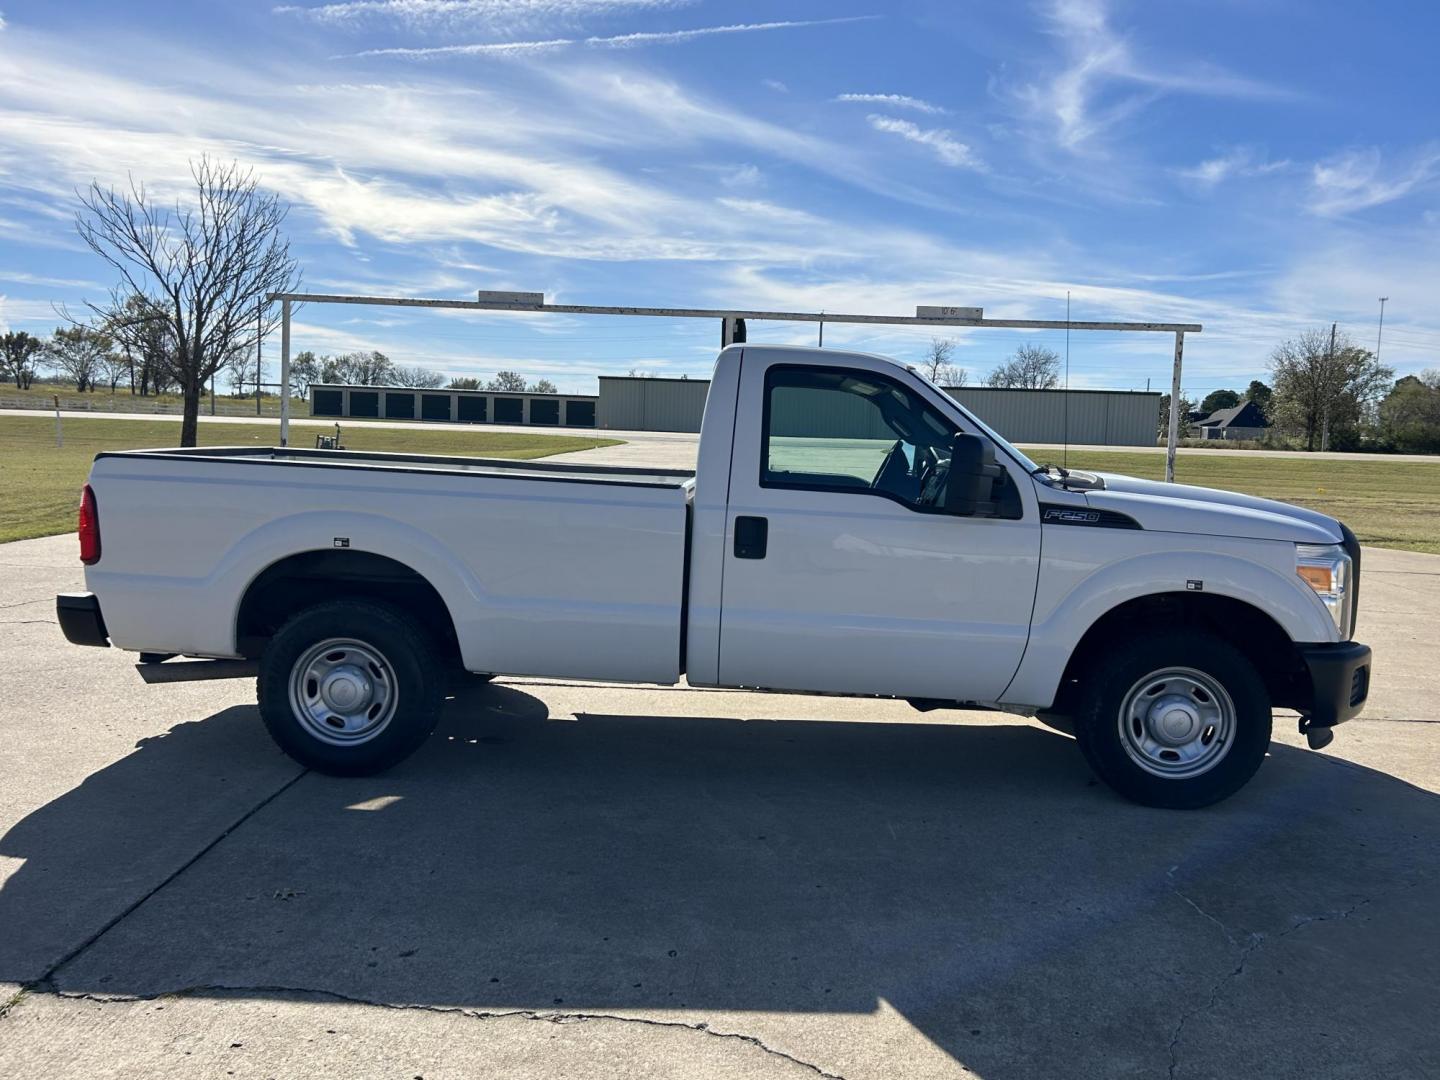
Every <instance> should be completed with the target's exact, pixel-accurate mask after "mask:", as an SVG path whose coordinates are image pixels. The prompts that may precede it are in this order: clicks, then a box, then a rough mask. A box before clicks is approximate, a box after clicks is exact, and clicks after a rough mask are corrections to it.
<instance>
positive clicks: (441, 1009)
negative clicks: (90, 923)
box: [17, 983, 845, 1080]
mask: <svg viewBox="0 0 1440 1080" xmlns="http://www.w3.org/2000/svg"><path fill="white" fill-rule="evenodd" d="M43 992H44V993H48V994H50V995H52V996H54V997H56V998H61V999H64V1000H67V1001H93V1002H96V1003H97V1004H101V1005H114V1004H126V1003H130V1002H137V1001H158V1000H160V999H162V998H182V997H192V996H200V995H205V994H286V995H290V996H293V997H308V998H323V999H326V1000H330V1001H340V1002H344V1003H345V1004H347V1005H365V1006H369V1007H371V1008H376V1009H393V1010H396V1011H400V1012H410V1011H413V1012H432V1013H440V1014H450V1015H456V1016H463V1017H466V1018H467V1019H471V1020H531V1021H536V1022H540V1023H547V1024H585V1023H593V1022H602V1023H604V1022H612V1023H619V1024H642V1025H645V1026H647V1027H656V1028H673V1029H680V1030H685V1031H693V1032H697V1033H699V1034H702V1035H707V1036H709V1037H710V1038H714V1039H724V1040H728V1041H733V1042H740V1043H745V1044H746V1045H748V1046H753V1047H754V1048H755V1049H757V1050H759V1051H761V1052H762V1053H764V1054H767V1055H769V1056H771V1057H775V1058H779V1059H781V1060H783V1061H788V1062H790V1063H791V1064H793V1065H798V1066H800V1067H801V1068H803V1069H806V1070H808V1071H810V1072H812V1073H814V1074H815V1075H816V1076H819V1077H822V1078H823V1080H845V1078H844V1077H843V1076H841V1075H840V1074H839V1073H832V1072H828V1071H826V1070H825V1069H822V1068H821V1067H820V1066H818V1065H816V1064H814V1063H813V1062H809V1061H806V1060H804V1059H803V1058H798V1057H796V1056H795V1055H794V1054H790V1053H787V1052H786V1051H784V1050H779V1049H776V1048H775V1047H773V1046H770V1045H769V1044H768V1043H766V1042H765V1041H764V1040H762V1039H761V1038H760V1037H759V1036H757V1035H747V1034H746V1033H745V1032H742V1031H716V1030H715V1029H714V1028H712V1027H711V1026H710V1025H709V1024H708V1023H705V1022H703V1021H702V1022H694V1023H692V1022H688V1021H684V1020H659V1019H654V1018H652V1017H645V1016H621V1015H619V1014H617V1013H594V1012H554V1011H550V1012H546V1011H541V1010H537V1009H503V1010H487V1009H469V1008H465V1007H464V1006H461V1005H424V1004H415V1003H405V1002H393V1001H375V1000H372V999H370V998H363V997H357V996H355V995H353V994H343V993H340V992H339V991H335V990H312V989H310V988H308V987H302V986H279V985H263V984H262V985H257V986H237V985H229V984H226V983H205V984H201V985H198V986H186V987H182V988H180V989H177V990H165V991H161V992H159V993H154V994H96V993H89V992H73V991H65V990H61V989H59V988H58V987H54V986H53V984H52V986H51V987H50V988H48V989H46V990H45V991H43ZM23 993H25V991H21V994H23ZM19 996H20V995H17V999H18V997H19Z"/></svg>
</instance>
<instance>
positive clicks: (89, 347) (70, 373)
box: [45, 324, 115, 394]
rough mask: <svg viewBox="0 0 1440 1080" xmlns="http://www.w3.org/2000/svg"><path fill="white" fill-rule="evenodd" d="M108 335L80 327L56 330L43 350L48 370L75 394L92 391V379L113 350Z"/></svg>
mask: <svg viewBox="0 0 1440 1080" xmlns="http://www.w3.org/2000/svg"><path fill="white" fill-rule="evenodd" d="M114 344H115V343H114V341H113V340H112V339H111V338H110V336H109V335H108V334H102V333H100V332H99V331H98V330H94V329H92V328H91V327H88V326H85V325H83V324H80V325H76V326H71V327H64V326H62V327H59V328H57V329H56V331H55V333H54V335H53V336H52V337H51V338H50V343H49V345H48V346H46V349H45V357H46V359H47V360H48V361H49V363H50V366H51V367H53V368H55V370H56V371H58V372H60V374H62V375H64V376H65V377H66V378H67V379H69V380H70V381H71V382H73V383H74V384H75V389H76V391H78V392H79V393H82V394H83V393H84V392H85V391H87V390H90V391H93V390H94V389H95V379H96V377H97V376H98V375H99V374H100V371H101V368H102V366H103V364H104V362H105V355H106V354H107V353H109V352H110V350H111V349H112V348H113V347H114Z"/></svg>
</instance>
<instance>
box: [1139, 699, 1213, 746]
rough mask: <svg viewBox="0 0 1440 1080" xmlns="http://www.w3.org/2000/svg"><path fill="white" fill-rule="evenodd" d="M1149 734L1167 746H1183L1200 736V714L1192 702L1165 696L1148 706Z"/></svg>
mask: <svg viewBox="0 0 1440 1080" xmlns="http://www.w3.org/2000/svg"><path fill="white" fill-rule="evenodd" d="M1148 719H1149V725H1148V726H1149V728H1150V734H1151V735H1153V736H1154V737H1155V739H1156V740H1157V741H1159V742H1162V743H1165V744H1166V745H1167V746H1183V745H1184V744H1185V743H1188V742H1190V741H1192V740H1193V739H1195V738H1196V737H1197V736H1198V735H1199V734H1200V728H1201V721H1200V713H1199V711H1198V710H1197V709H1196V708H1195V705H1194V703H1193V702H1191V701H1190V700H1189V699H1187V698H1184V697H1181V696H1180V695H1178V694H1167V695H1166V696H1165V697H1162V698H1161V699H1160V700H1159V701H1157V702H1155V703H1154V704H1153V705H1151V706H1150V715H1149V718H1148Z"/></svg>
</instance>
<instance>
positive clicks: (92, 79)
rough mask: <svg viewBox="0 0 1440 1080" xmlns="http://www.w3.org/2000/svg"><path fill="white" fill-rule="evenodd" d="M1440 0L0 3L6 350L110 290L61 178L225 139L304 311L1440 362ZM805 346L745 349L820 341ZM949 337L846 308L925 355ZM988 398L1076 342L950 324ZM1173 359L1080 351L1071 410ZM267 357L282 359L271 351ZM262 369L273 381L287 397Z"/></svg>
mask: <svg viewBox="0 0 1440 1080" xmlns="http://www.w3.org/2000/svg"><path fill="white" fill-rule="evenodd" d="M1436 40H1440V6H1437V5H1432V4H1419V3H1409V4H1404V3H1380V4H1376V5H1366V6H1364V7H1363V9H1362V8H1361V7H1357V6H1356V5H1354V4H1353V3H1339V2H1333V0H1244V2H1242V0H1205V2H1201V0H1168V2H1166V3H1162V4H1155V3H1140V2H1133V3H1122V2H1118V0H1117V2H1109V0H1040V2H1037V3H1031V4H1027V3H1017V2H1013V0H1012V2H1001V3H972V4H960V3H953V2H945V0H910V2H907V0H886V2H884V3H879V2H873V0H872V2H866V0H824V2H820V0H789V2H774V3H748V2H740V0H735V2H724V0H337V2H331V3H324V4H321V3H316V2H315V0H297V2H295V3H284V4H278V5H277V4H270V3H264V2H257V0H246V2H239V0H206V2H203V3H195V2H188V0H127V3H124V4H115V3H113V2H97V0H66V2H64V3H54V2H16V0H8V2H6V0H0V327H3V328H9V329H24V330H29V331H30V332H32V333H37V334H44V333H48V332H49V331H50V330H52V329H53V328H54V326H55V325H56V324H57V322H58V319H57V314H56V309H57V307H62V306H63V307H66V308H68V309H69V310H71V311H72V312H73V311H77V310H83V309H84V303H85V301H86V300H90V301H103V300H104V299H105V297H106V295H107V293H108V290H109V289H110V288H111V287H112V286H113V285H114V284H115V277H116V275H115V274H114V272H113V271H112V270H111V269H110V268H108V267H107V266H106V265H105V264H104V263H103V262H101V261H100V260H99V259H98V258H97V257H96V256H95V255H94V254H92V253H91V252H89V251H88V250H86V249H85V247H84V246H83V244H81V243H80V241H79V239H78V237H77V235H76V232H75V226H74V220H73V218H74V213H75V210H76V208H77V205H78V200H77V190H79V189H84V188H85V187H87V186H88V185H89V184H90V183H91V182H92V181H98V182H99V183H100V184H101V185H102V186H107V187H108V186H111V185H119V186H123V185H126V184H128V183H130V182H131V180H132V179H133V180H134V181H137V182H139V181H143V182H144V184H145V185H146V187H147V189H148V190H150V191H151V192H152V193H159V194H161V195H162V196H164V197H166V198H180V197H183V195H184V193H185V191H186V188H187V184H188V183H189V162H190V161H191V160H193V159H195V158H197V157H199V156H200V155H204V154H208V155H212V156H215V157H217V158H220V159H224V160H230V159H235V160H238V161H239V162H241V163H242V164H243V165H245V166H247V167H250V168H253V169H254V170H255V172H256V173H257V175H258V176H259V178H260V181H261V183H262V184H263V185H264V186H265V187H266V188H267V189H270V190H273V191H275V192H276V193H278V194H279V195H280V196H281V197H282V198H283V199H284V200H286V201H287V202H288V203H289V204H290V206H291V210H290V214H289V217H288V219H287V223H286V227H287V230H288V235H289V238H290V242H291V247H292V251H293V253H294V255H295V256H296V258H297V259H298V260H299V263H300V265H301V268H302V271H303V275H304V285H305V287H306V288H307V289H309V290H311V291H316V292H343V293H364V294H388V295H405V296H429V297H442V298H452V299H467V298H473V297H474V295H475V290H477V289H514V290H527V291H537V292H538V291H543V292H544V293H545V294H546V296H547V298H548V299H549V300H550V301H551V302H553V303H576V304H607V305H609V304H613V305H651V306H685V307H695V306H700V307H726V308H763V309H778V310H788V311H830V312H849V313H866V314H897V315H908V314H913V313H914V309H915V306H916V305H919V304H945V305H967V306H981V307H983V308H984V309H985V312H986V314H987V315H988V316H991V317H1006V318H1042V319H1063V318H1064V317H1065V309H1066V296H1067V293H1068V294H1069V298H1070V309H1071V314H1072V316H1073V317H1074V318H1075V319H1077V320H1087V319H1105V320H1126V321H1183V322H1198V323H1202V324H1204V327H1205V329H1204V332H1203V333H1202V334H1199V335H1191V336H1189V337H1187V340H1186V352H1185V361H1186V367H1185V381H1184V388H1185V393H1186V394H1187V395H1189V396H1195V397H1199V396H1203V395H1204V394H1205V393H1207V392H1208V391H1209V390H1211V389H1215V388H1218V387H1224V386H1229V387H1235V388H1239V389H1243V387H1244V385H1245V384H1246V383H1247V382H1248V381H1249V380H1250V379H1251V378H1255V377H1264V376H1265V374H1266V371H1265V368H1266V359H1267V357H1268V355H1269V353H1270V351H1271V349H1272V348H1273V347H1274V346H1275V345H1276V344H1277V343H1278V342H1280V341H1281V340H1283V339H1285V338H1287V337H1290V336H1292V335H1294V334H1296V333H1299V332H1300V331H1302V330H1305V329H1307V328H1311V327H1317V326H1326V327H1328V324H1329V323H1330V322H1332V321H1337V322H1339V324H1340V328H1341V330H1342V332H1347V333H1349V334H1351V335H1352V336H1353V337H1354V339H1355V340H1356V341H1357V342H1359V343H1360V344H1362V345H1365V346H1366V347H1369V348H1373V347H1374V346H1375V341H1376V333H1377V317H1378V315H1379V303H1378V298H1379V297H1381V296H1386V297H1388V298H1389V300H1388V303H1387V304H1386V305H1385V327H1384V338H1383V344H1382V357H1381V358H1382V360H1383V362H1385V363H1387V364H1389V365H1391V366H1393V367H1394V368H1395V369H1396V371H1397V374H1405V373H1407V372H1413V371H1418V370H1420V369H1423V368H1427V367H1440V124H1437V116H1440V74H1437V70H1436V68H1435V65H1434V63H1433V56H1432V55H1431V53H1432V52H1433V49H1432V45H1433V42H1434V41H1436ZM815 333H816V328H815V326H814V325H813V324H802V323H779V324H759V325H754V326H752V327H751V333H750V339H751V340H752V341H757V340H765V341H779V342H784V343H789V344H811V343H813V342H814V340H815ZM718 336H719V331H718V327H717V326H716V325H715V324H713V323H711V322H708V321H707V322H703V323H701V322H688V321H681V320H676V321H672V320H659V319H623V318H608V317H607V318H600V317H585V318H582V317H570V316H555V315H535V314H501V313H484V314H479V315H477V314H475V313H471V312H463V313H462V312H433V311H428V312H422V313H416V312H410V311H406V310H405V309H396V308H361V307H352V306H343V307H342V306H329V307H323V306H319V305H307V306H306V307H305V308H303V309H302V310H300V311H299V312H297V314H296V326H295V332H294V348H295V349H296V350H300V349H307V348H308V349H312V350H314V351H316V352H317V353H333V352H341V351H348V350H350V349H358V348H365V349H380V350H381V351H383V352H386V353H387V354H389V355H390V356H392V357H393V358H394V359H395V360H396V361H397V362H398V363H404V364H422V365H425V366H428V367H432V368H435V369H438V370H440V371H442V372H444V373H446V374H447V375H478V376H480V377H482V378H486V377H489V376H490V375H493V373H494V372H495V371H498V370H501V369H513V370H518V371H520V372H522V373H523V374H525V375H527V376H529V377H531V378H532V379H533V378H540V377H544V378H549V379H551V380H552V381H553V382H555V383H556V384H557V385H558V386H559V387H560V389H561V390H564V391H570V392H593V391H594V389H595V385H596V383H595V376H597V375H599V374H624V373H626V372H628V371H631V370H636V371H641V372H645V373H648V374H653V375H667V376H679V375H687V376H689V377H691V378H696V377H705V376H706V375H707V373H708V371H709V368H710V366H711V365H712V363H713V361H714V356H715V352H716V347H717V344H718ZM933 336H935V333H934V332H933V331H932V330H930V329H929V328H890V329H877V328H872V327H855V326H850V327H847V326H843V325H840V324H831V325H829V326H827V327H826V330H825V344H826V346H827V347H831V346H836V347H839V346H844V347H854V348H859V349H863V350H865V351H871V352H879V353H882V354H885V355H890V356H893V357H896V358H897V359H900V360H902V361H905V362H916V361H918V360H920V359H921V358H922V356H923V354H924V353H925V351H926V348H927V345H928V344H929V341H930V339H931V338H932V337H933ZM945 336H950V337H953V338H955V340H956V342H957V348H956V352H955V355H954V360H955V362H957V363H958V364H960V365H961V366H962V367H964V368H966V369H967V371H968V372H969V373H970V381H971V382H972V383H973V382H977V381H980V380H982V379H983V377H984V375H985V374H986V373H987V372H988V371H989V370H990V369H991V368H992V367H993V366H995V364H997V363H998V362H1000V361H1001V360H1002V359H1003V358H1004V357H1005V356H1006V355H1007V354H1008V353H1010V352H1011V351H1012V350H1013V349H1014V348H1015V347H1016V346H1017V345H1019V344H1021V343H1024V342H1031V343H1035V344H1042V345H1047V346H1049V347H1051V348H1053V349H1055V350H1056V351H1057V352H1059V353H1061V354H1062V355H1063V354H1064V353H1065V350H1066V340H1065V337H1066V336H1065V334H1064V333H1063V332H1062V331H1047V332H1029V333H1023V332H1018V331H1002V330H993V329H983V330H981V329H966V330H960V331H957V332H947V333H946V335H945ZM1172 344H1173V343H1172V339H1170V338H1168V337H1166V336H1163V335H1148V334H1124V335H1122V334H1116V333H1081V332H1075V333H1073V334H1072V335H1071V336H1070V340H1069V345H1068V349H1069V359H1070V382H1071V385H1073V386H1077V387H1110V388H1117V389H1144V388H1145V387H1146V386H1147V385H1153V386H1154V387H1155V388H1157V389H1168V385H1169V372H1170V361H1171V350H1172ZM265 348H266V352H267V356H269V357H271V358H273V357H275V356H277V355H278V341H272V340H267V342H266V344H265ZM268 377H270V378H273V377H274V376H273V369H272V374H270V375H269V376H268Z"/></svg>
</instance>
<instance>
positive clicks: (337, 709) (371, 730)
mask: <svg viewBox="0 0 1440 1080" xmlns="http://www.w3.org/2000/svg"><path fill="white" fill-rule="evenodd" d="M399 699H400V694H399V691H398V688H397V686H396V678H395V672H394V670H393V669H392V668H391V666H390V662H389V661H388V660H386V659H385V655H384V653H382V652H380V650H379V649H377V648H375V647H374V646H373V645H368V644H366V643H365V642H363V641H356V640H355V639H354V638H328V639H326V640H324V641H321V642H320V643H319V644H317V645H314V646H312V647H310V648H309V649H307V650H305V651H304V652H303V653H301V654H300V657H299V658H298V659H297V660H296V661H295V664H294V666H293V667H291V669H290V707H291V708H292V709H293V710H294V712H295V718H296V719H297V720H299V721H300V723H301V725H302V726H303V727H304V728H305V730H306V731H307V733H308V734H310V735H311V736H313V737H314V738H316V739H319V740H320V741H321V742H325V743H329V744H330V745H331V746H357V745H359V744H361V743H365V742H369V741H370V740H371V739H373V738H375V736H377V735H379V734H380V732H382V731H384V730H385V728H386V726H387V725H388V724H389V723H390V720H391V718H392V717H393V716H394V715H395V707H396V705H397V704H398V702H399Z"/></svg>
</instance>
